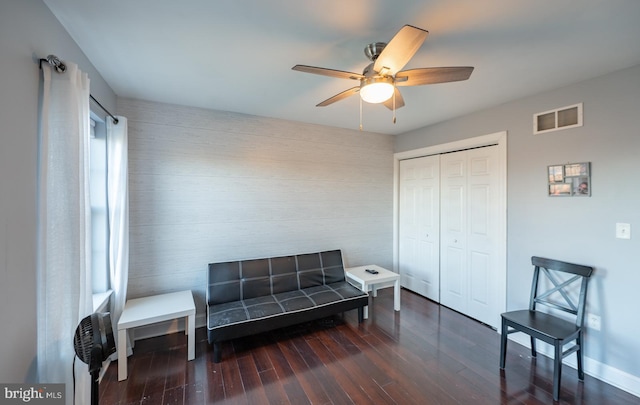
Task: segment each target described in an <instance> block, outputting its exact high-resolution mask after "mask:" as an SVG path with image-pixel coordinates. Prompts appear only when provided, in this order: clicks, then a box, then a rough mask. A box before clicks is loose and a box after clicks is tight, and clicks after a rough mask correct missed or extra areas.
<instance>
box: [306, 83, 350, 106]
mask: <svg viewBox="0 0 640 405" xmlns="http://www.w3.org/2000/svg"><path fill="white" fill-rule="evenodd" d="M359 91H360V86H358V87H352V88H350V89H349V90H345V91H343V92H342V93H338V94H336V95H335V96H333V97H330V98H328V99H326V100H324V101H323V102H321V103H320V104H318V105H316V107H326V106H328V105H329V104H333V103H335V102H336V101H340V100H342V99H345V98H347V97H349V96H352V95H354V94H356V93H357V92H359Z"/></svg>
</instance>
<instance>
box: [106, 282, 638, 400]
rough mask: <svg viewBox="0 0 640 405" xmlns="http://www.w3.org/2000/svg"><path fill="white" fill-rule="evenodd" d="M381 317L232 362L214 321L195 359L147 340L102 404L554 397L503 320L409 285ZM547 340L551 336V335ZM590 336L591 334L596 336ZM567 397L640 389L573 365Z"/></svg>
mask: <svg viewBox="0 0 640 405" xmlns="http://www.w3.org/2000/svg"><path fill="white" fill-rule="evenodd" d="M372 307H373V308H372V310H371V311H370V318H369V319H368V320H365V322H364V323H362V324H358V322H357V313H356V311H350V312H348V313H346V314H345V315H344V317H342V316H336V317H332V318H328V319H324V320H321V321H315V322H309V323H307V324H303V325H298V326H294V327H290V328H285V329H281V330H278V331H274V332H270V333H265V334H262V335H257V336H252V337H248V338H244V339H238V340H235V341H233V342H228V343H225V344H223V359H222V362H221V363H218V364H216V363H213V360H212V359H213V351H212V349H211V348H210V347H209V345H208V343H207V340H206V332H205V329H204V328H200V329H197V332H196V358H195V360H193V361H190V362H187V361H186V357H187V354H186V349H187V348H186V342H187V341H186V337H185V335H184V334H181V333H177V334H171V335H167V336H161V337H157V338H152V339H146V340H142V341H138V342H136V347H135V350H134V355H133V356H131V357H129V359H128V366H129V378H128V379H127V380H125V381H122V382H118V375H117V374H118V373H117V364H116V363H113V364H111V366H110V367H109V369H108V370H107V372H106V373H105V376H104V378H103V380H102V382H101V384H100V394H101V395H100V403H101V404H105V405H129V404H185V405H187V404H189V405H191V404H211V403H228V404H294V405H298V404H474V405H481V404H552V403H553V399H552V393H551V392H552V375H553V369H552V366H553V364H552V361H551V360H550V359H548V358H547V357H545V356H538V358H537V359H535V360H532V358H531V357H530V355H529V351H528V349H526V348H524V347H523V346H520V345H518V344H516V343H514V342H509V350H508V354H507V365H506V369H505V370H504V372H501V371H500V369H499V367H498V362H499V347H500V340H499V335H498V334H497V333H496V332H495V331H494V330H492V329H490V328H488V327H486V326H484V325H482V324H480V323H478V322H476V321H473V320H471V319H469V318H467V317H465V316H463V315H460V314H458V313H456V312H454V311H452V310H450V309H447V308H445V307H441V306H439V305H437V304H435V303H433V302H431V301H429V300H427V299H425V298H422V297H421V296H419V295H416V294H413V293H411V292H409V291H407V290H402V310H401V312H399V313H396V312H394V311H393V291H392V289H384V290H381V291H380V292H379V294H378V297H377V298H375V299H373V306H372ZM541 344H542V343H541ZM587 344H588V343H587ZM559 403H561V404H587V405H588V404H594V405H602V404H616V405H623V404H640V398H638V397H635V396H633V395H630V394H628V393H626V392H624V391H621V390H619V389H617V388H615V387H613V386H611V385H608V384H606V383H604V382H601V381H599V380H597V379H594V378H592V377H590V376H588V375H587V376H586V378H585V381H584V383H582V382H579V381H578V378H577V372H576V371H575V370H574V369H573V368H570V367H568V366H565V367H564V369H563V375H562V389H561V392H560V402H559Z"/></svg>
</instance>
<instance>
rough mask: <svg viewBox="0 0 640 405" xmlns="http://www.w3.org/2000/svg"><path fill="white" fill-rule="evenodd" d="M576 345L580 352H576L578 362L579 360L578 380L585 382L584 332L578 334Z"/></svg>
mask: <svg viewBox="0 0 640 405" xmlns="http://www.w3.org/2000/svg"><path fill="white" fill-rule="evenodd" d="M576 345H578V351H577V352H576V356H577V360H578V379H579V380H580V381H584V369H583V368H582V360H583V358H582V332H579V333H578V337H577V338H576Z"/></svg>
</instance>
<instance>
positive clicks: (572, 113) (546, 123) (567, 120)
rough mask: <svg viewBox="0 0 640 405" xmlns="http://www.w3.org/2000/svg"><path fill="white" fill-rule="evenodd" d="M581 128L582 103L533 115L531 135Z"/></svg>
mask: <svg viewBox="0 0 640 405" xmlns="http://www.w3.org/2000/svg"><path fill="white" fill-rule="evenodd" d="M581 126H582V103H579V104H574V105H570V106H567V107H561V108H557V109H555V110H551V111H545V112H541V113H537V114H534V115H533V133H534V134H543V133H545V132H551V131H557V130H560V129H567V128H574V127H581Z"/></svg>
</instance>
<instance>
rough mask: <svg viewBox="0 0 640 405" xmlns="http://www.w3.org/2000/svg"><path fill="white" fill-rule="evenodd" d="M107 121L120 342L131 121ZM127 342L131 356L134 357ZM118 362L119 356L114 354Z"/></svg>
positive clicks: (114, 314)
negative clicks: (129, 124) (128, 136)
mask: <svg viewBox="0 0 640 405" xmlns="http://www.w3.org/2000/svg"><path fill="white" fill-rule="evenodd" d="M117 118H118V123H117V124H115V123H114V122H113V120H112V119H111V118H107V195H108V197H107V198H108V204H109V277H110V282H111V289H112V290H113V300H112V302H111V322H112V326H113V328H114V336H115V338H116V339H117V338H118V331H117V325H118V320H119V319H120V315H121V314H122V310H123V309H124V304H125V301H126V299H127V281H128V279H129V193H128V187H127V183H128V165H127V162H128V154H127V151H128V139H127V119H126V118H125V117H117ZM131 353H132V350H131V345H130V344H129V343H128V342H127V354H131ZM114 358H117V353H116V354H114Z"/></svg>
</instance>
